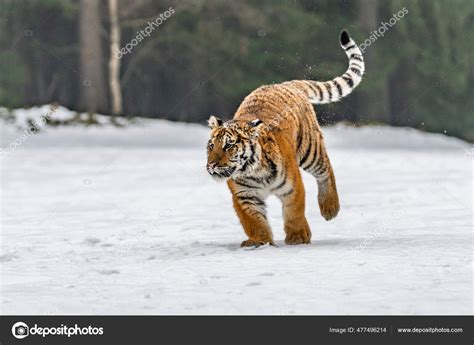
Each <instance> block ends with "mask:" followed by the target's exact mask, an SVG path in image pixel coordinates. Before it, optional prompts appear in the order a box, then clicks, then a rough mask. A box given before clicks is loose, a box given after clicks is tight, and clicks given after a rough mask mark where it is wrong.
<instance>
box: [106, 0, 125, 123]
mask: <svg viewBox="0 0 474 345" xmlns="http://www.w3.org/2000/svg"><path fill="white" fill-rule="evenodd" d="M109 16H110V60H109V86H110V96H111V99H112V114H114V115H120V114H122V91H121V89H120V58H119V57H118V55H117V52H119V50H120V25H119V22H118V0H109Z"/></svg>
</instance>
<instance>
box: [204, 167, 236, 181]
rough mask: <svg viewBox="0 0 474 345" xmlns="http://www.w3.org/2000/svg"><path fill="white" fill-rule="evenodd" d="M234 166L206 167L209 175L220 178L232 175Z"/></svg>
mask: <svg viewBox="0 0 474 345" xmlns="http://www.w3.org/2000/svg"><path fill="white" fill-rule="evenodd" d="M235 169H236V168H235V167H229V168H214V169H210V168H207V172H208V173H209V175H211V176H212V177H214V178H217V179H221V178H229V177H231V176H232V174H233V173H234V171H235Z"/></svg>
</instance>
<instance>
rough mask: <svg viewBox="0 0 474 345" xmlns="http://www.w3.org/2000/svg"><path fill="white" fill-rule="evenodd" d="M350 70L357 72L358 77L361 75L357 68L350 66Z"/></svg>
mask: <svg viewBox="0 0 474 345" xmlns="http://www.w3.org/2000/svg"><path fill="white" fill-rule="evenodd" d="M351 71H352V72H354V73H355V74H357V75H358V76H359V77H361V76H362V73H361V72H360V70H359V69H358V68H355V67H351Z"/></svg>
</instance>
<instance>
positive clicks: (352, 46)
mask: <svg viewBox="0 0 474 345" xmlns="http://www.w3.org/2000/svg"><path fill="white" fill-rule="evenodd" d="M354 47H355V44H353V45H351V46H349V47H347V48H345V49H346V51H347V50H349V49H352V48H354Z"/></svg>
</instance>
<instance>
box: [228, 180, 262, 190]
mask: <svg viewBox="0 0 474 345" xmlns="http://www.w3.org/2000/svg"><path fill="white" fill-rule="evenodd" d="M234 182H235V183H236V184H238V185H239V186H242V187H246V188H251V189H255V188H260V187H257V186H252V185H249V184H246V183H244V182H238V181H236V180H234Z"/></svg>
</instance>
